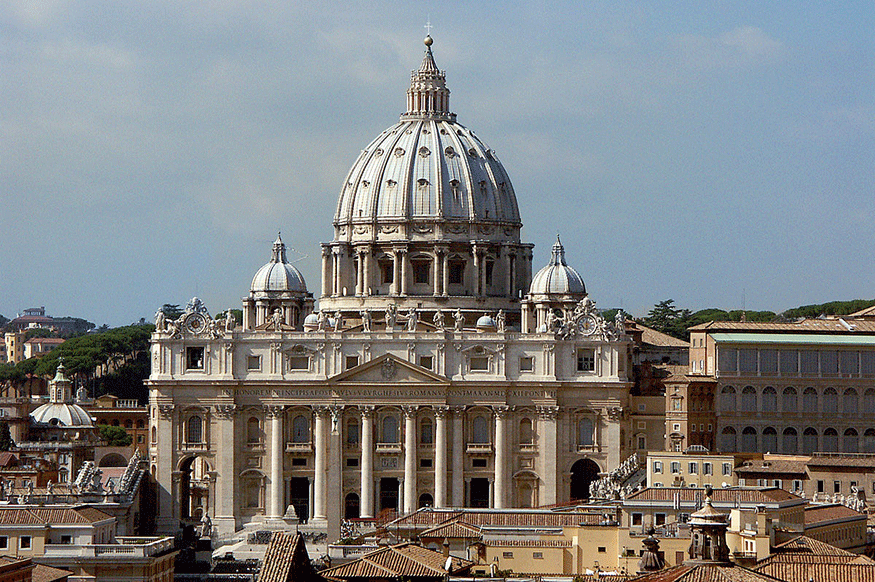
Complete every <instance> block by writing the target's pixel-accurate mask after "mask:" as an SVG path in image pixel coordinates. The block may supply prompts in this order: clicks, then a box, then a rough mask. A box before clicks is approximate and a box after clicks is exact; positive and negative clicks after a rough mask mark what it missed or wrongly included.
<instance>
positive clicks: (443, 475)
mask: <svg viewBox="0 0 875 582" xmlns="http://www.w3.org/2000/svg"><path fill="white" fill-rule="evenodd" d="M449 410H450V409H449V407H447V406H435V407H434V420H435V432H436V433H437V434H435V441H434V453H435V454H434V456H435V460H434V506H435V507H446V506H447V413H448V412H449Z"/></svg>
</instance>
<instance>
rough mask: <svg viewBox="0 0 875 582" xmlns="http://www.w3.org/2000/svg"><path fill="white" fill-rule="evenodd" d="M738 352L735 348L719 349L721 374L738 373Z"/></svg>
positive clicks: (718, 357) (718, 360)
mask: <svg viewBox="0 0 875 582" xmlns="http://www.w3.org/2000/svg"><path fill="white" fill-rule="evenodd" d="M737 353H738V352H737V351H736V350H734V349H733V348H718V352H717V364H718V366H720V369H719V370H718V371H719V372H736V371H737V366H738V357H737Z"/></svg>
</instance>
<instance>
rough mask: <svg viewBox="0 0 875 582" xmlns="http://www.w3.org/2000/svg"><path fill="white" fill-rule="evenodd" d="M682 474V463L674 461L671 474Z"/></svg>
mask: <svg viewBox="0 0 875 582" xmlns="http://www.w3.org/2000/svg"><path fill="white" fill-rule="evenodd" d="M680 472H681V463H680V461H672V462H671V473H672V475H678V474H679V473H680Z"/></svg>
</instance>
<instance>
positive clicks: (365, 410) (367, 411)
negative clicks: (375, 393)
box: [359, 404, 376, 418]
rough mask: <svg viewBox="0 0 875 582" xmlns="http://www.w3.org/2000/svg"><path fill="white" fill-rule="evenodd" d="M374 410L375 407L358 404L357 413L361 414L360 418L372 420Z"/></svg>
mask: <svg viewBox="0 0 875 582" xmlns="http://www.w3.org/2000/svg"><path fill="white" fill-rule="evenodd" d="M374 410H376V407H375V406H373V405H371V404H360V405H359V412H361V414H362V418H373V417H374Z"/></svg>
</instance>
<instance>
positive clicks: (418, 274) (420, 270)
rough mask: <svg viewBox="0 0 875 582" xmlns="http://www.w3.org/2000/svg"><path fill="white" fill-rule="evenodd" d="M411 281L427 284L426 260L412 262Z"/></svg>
mask: <svg viewBox="0 0 875 582" xmlns="http://www.w3.org/2000/svg"><path fill="white" fill-rule="evenodd" d="M413 282H414V283H418V284H425V285H428V263H427V262H426V261H414V262H413Z"/></svg>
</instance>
